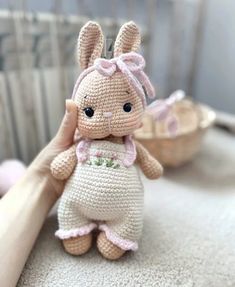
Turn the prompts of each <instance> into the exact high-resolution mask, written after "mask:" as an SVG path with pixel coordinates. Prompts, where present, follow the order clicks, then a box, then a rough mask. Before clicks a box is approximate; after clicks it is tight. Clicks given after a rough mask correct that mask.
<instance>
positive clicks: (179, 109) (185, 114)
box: [134, 99, 215, 167]
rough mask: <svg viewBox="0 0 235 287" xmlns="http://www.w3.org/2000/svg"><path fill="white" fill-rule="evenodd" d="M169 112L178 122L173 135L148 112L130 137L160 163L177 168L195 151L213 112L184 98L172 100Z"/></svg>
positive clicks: (210, 122) (212, 118)
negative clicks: (172, 105)
mask: <svg viewBox="0 0 235 287" xmlns="http://www.w3.org/2000/svg"><path fill="white" fill-rule="evenodd" d="M172 112H173V113H174V114H175V116H176V117H177V119H178V122H179V129H178V131H177V134H175V135H174V136H171V135H170V134H169V132H167V129H166V126H165V124H164V123H157V122H155V121H154V119H153V116H152V115H150V114H148V113H146V114H145V116H144V119H143V127H142V128H141V129H139V130H137V131H136V132H135V135H134V136H135V138H136V139H137V140H138V141H139V142H141V143H142V144H143V145H144V146H145V147H146V148H147V149H148V150H149V151H150V152H151V154H152V155H153V156H154V157H156V158H157V159H158V160H159V161H160V162H161V164H162V165H163V166H169V167H178V166H180V165H182V164H184V163H186V162H188V161H190V160H191V159H192V158H193V157H194V155H195V154H196V153H197V152H198V150H199V148H200V145H201V141H202V137H203V135H204V134H205V132H206V131H207V129H208V128H209V127H210V126H211V125H212V124H213V123H214V121H215V112H214V111H212V110H211V109H210V108H209V107H207V106H205V105H201V104H195V103H193V102H192V101H190V100H188V99H186V100H182V101H180V102H178V103H175V105H174V107H173V111H172Z"/></svg>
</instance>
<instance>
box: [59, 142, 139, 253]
mask: <svg viewBox="0 0 235 287" xmlns="http://www.w3.org/2000/svg"><path fill="white" fill-rule="evenodd" d="M131 145H132V147H134V153H133V148H132V150H131V148H130V146H131ZM128 146H129V148H128ZM133 155H134V157H133ZM77 157H78V164H77V166H76V168H75V170H74V172H73V174H72V175H71V177H70V178H69V179H68V181H67V183H66V186H65V190H64V193H63V194H62V197H61V200H60V204H59V209H58V220H59V230H58V231H57V232H56V236H57V237H59V238H60V239H68V238H71V237H76V236H82V235H85V234H88V233H90V232H91V231H92V230H93V229H95V228H98V229H99V230H102V231H104V232H105V233H106V236H107V238H108V239H109V240H110V241H111V242H113V243H114V244H115V245H117V246H119V247H120V248H122V249H123V250H136V249H137V248H138V243H137V240H138V239H139V237H140V235H141V231H142V224H143V201H144V195H143V186H142V183H141V181H140V177H139V172H138V170H137V167H136V166H135V165H134V160H135V158H136V152H135V145H134V143H133V142H132V141H129V143H128V142H127V140H126V144H118V143H112V142H110V141H105V140H93V141H89V140H87V141H86V140H83V141H81V142H80V143H79V144H78V146H77Z"/></svg>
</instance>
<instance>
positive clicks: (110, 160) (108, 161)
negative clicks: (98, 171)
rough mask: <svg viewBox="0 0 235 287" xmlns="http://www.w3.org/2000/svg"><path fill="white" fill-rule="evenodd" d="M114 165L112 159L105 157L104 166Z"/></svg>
mask: <svg viewBox="0 0 235 287" xmlns="http://www.w3.org/2000/svg"><path fill="white" fill-rule="evenodd" d="M113 165H114V162H113V160H112V159H106V166H107V167H112V166H113Z"/></svg>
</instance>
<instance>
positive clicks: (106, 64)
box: [72, 52, 155, 105]
mask: <svg viewBox="0 0 235 287" xmlns="http://www.w3.org/2000/svg"><path fill="white" fill-rule="evenodd" d="M144 67H145V60H144V58H143V57H142V56H141V55H140V54H137V53H135V52H130V53H125V54H122V55H120V56H119V57H115V58H113V59H110V60H108V59H103V58H98V59H96V60H95V62H94V65H93V66H91V67H89V68H87V69H86V70H84V71H83V72H82V73H81V75H80V76H79V78H78V80H77V82H76V84H75V86H74V90H73V94H72V99H74V97H75V94H76V92H77V89H78V87H79V84H80V83H81V81H82V80H83V79H84V77H85V76H86V75H87V74H89V73H90V72H92V71H94V70H97V71H98V72H99V73H100V74H101V75H103V76H105V77H111V76H112V75H113V74H114V73H115V72H116V71H120V72H122V73H123V74H124V75H125V76H126V77H127V79H128V81H129V82H130V83H131V85H132V86H133V87H134V88H135V90H136V92H137V93H138V95H140V96H141V98H142V100H143V103H144V105H145V104H146V100H145V93H146V94H147V95H148V97H149V98H154V97H155V91H154V87H153V86H152V84H151V82H150V80H149V78H148V77H147V75H146V74H145V73H144V71H143V70H144Z"/></svg>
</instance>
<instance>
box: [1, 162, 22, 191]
mask: <svg viewBox="0 0 235 287" xmlns="http://www.w3.org/2000/svg"><path fill="white" fill-rule="evenodd" d="M25 170H26V166H25V165H24V164H23V163H22V162H20V161H18V160H5V161H4V162H3V163H2V164H1V165H0V196H3V195H4V194H5V193H6V192H7V191H8V190H9V189H10V188H11V187H12V186H13V185H14V184H15V183H16V182H17V181H18V179H19V178H20V177H21V176H22V175H23V174H24V173H25Z"/></svg>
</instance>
